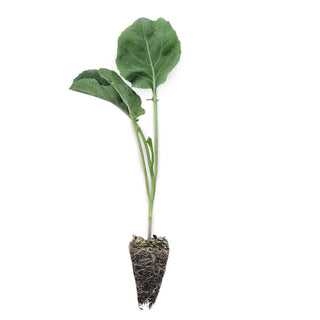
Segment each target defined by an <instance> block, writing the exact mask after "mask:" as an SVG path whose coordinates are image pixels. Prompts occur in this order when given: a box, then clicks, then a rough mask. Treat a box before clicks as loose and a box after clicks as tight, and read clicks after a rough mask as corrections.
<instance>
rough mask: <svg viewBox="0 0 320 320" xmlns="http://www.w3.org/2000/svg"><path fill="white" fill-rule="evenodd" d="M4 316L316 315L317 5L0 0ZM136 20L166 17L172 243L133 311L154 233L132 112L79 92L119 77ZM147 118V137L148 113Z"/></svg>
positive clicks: (162, 186) (158, 223) (164, 230)
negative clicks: (101, 78)
mask: <svg viewBox="0 0 320 320" xmlns="http://www.w3.org/2000/svg"><path fill="white" fill-rule="evenodd" d="M0 16H1V17H0V18H1V19H0V24H1V48H2V49H1V52H0V55H1V59H0V64H1V65H0V70H1V76H0V87H1V94H0V319H1V320H24V319H26V320H28V319H32V320H38V319H39V320H40V319H41V320H51V319H52V320H57V319H59V320H72V319H76V320H82V319H86V320H87V319H95V320H100V319H109V318H111V319H128V318H130V319H149V318H152V319H164V318H166V319H171V318H175V319H186V318H193V319H217V320H229V319H230V320H238V319H239V320H241V319H245V320H251V319H252V320H257V319H258V320H264V319H266V320H270V319H273V320H284V319H290V320H295V319H299V320H300V319H301V320H305V319H308V320H319V319H320V305H319V301H320V272H319V270H320V257H319V255H320V233H319V230H320V218H319V214H320V198H319V196H320V150H319V142H320V126H319V121H320V110H319V108H320V94H319V93H320V91H319V88H320V59H319V57H320V43H319V39H320V19H319V16H320V6H319V1H310V0H304V1H294V0H293V1H292V0H291V1H285V0H277V1H275V0H271V1H270V0H269V1H253V0H252V1H249V0H246V1H235V0H225V1H203V0H198V1H172V0H171V1H164V0H162V1H157V2H156V1H124V0H123V1H107V0H104V1H98V0H91V1H79V0H78V1H68V0H65V1H60V0H57V1H36V0H30V1H19V0H18V1H10V2H9V1H6V2H3V3H2V4H1V6H0ZM139 17H147V18H150V19H152V20H156V19H157V18H158V17H163V18H165V19H166V20H169V21H170V22H171V24H172V26H173V28H174V29H175V30H176V32H177V34H178V36H179V38H180V40H181V44H182V55H181V60H180V63H179V64H178V65H177V67H176V68H175V69H174V71H173V72H172V73H171V74H170V75H169V77H168V80H167V82H166V83H165V84H163V85H161V86H160V87H159V92H158V93H159V99H160V101H159V121H160V122H159V152H160V163H159V180H158V188H157V196H156V201H155V210H154V233H155V234H156V235H158V236H163V235H165V236H166V237H167V238H168V240H169V243H170V246H171V251H170V257H169V261H168V266H167V272H166V274H165V277H164V280H163V284H162V288H161V291H160V294H159V296H158V300H157V303H156V305H155V306H154V309H153V310H151V311H150V312H149V311H140V310H139V309H138V307H137V301H136V292H135V283H134V278H133V274H132V269H131V262H130V258H129V252H128V244H129V241H130V240H131V237H132V235H133V234H137V235H142V236H145V235H146V232H147V198H146V195H145V186H144V180H143V173H142V168H141V163H140V159H139V154H138V148H137V144H136V141H135V137H134V134H133V129H132V127H131V123H130V121H129V120H128V119H127V118H126V117H125V115H124V114H123V113H122V112H121V111H119V110H118V109H117V108H116V107H114V106H113V105H111V104H108V103H107V102H105V101H102V100H99V99H96V98H93V97H90V96H86V95H83V94H80V93H76V92H73V91H70V90H68V88H69V86H70V85H71V83H72V80H73V78H75V77H76V76H77V75H78V74H79V73H80V72H81V71H83V70H86V69H91V68H100V67H105V68H110V69H116V66H115V57H116V51H117V38H118V36H119V35H120V33H121V32H122V31H123V30H124V29H125V28H126V27H128V26H129V25H130V24H132V23H133V22H134V21H135V20H136V19H137V18H139ZM137 92H138V93H139V94H141V95H142V97H143V107H144V108H145V109H146V111H147V112H146V115H145V116H143V117H142V118H141V126H143V128H144V130H145V132H146V134H147V135H152V126H151V120H152V105H151V103H150V101H147V100H146V99H148V98H150V97H151V93H150V92H148V91H143V90H137Z"/></svg>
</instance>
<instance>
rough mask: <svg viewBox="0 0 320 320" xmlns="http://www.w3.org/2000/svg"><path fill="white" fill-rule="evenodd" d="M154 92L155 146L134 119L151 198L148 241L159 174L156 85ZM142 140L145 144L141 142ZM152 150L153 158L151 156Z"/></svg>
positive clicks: (148, 193)
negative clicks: (149, 141)
mask: <svg viewBox="0 0 320 320" xmlns="http://www.w3.org/2000/svg"><path fill="white" fill-rule="evenodd" d="M152 92H153V97H152V101H153V107H154V148H152V144H150V145H149V144H148V142H147V140H146V138H145V136H144V134H143V132H142V130H141V128H140V127H139V125H138V124H137V122H136V121H135V120H132V123H133V127H134V130H135V132H136V137H137V140H138V145H139V151H140V155H141V160H142V165H143V172H144V179H145V184H146V190H147V195H148V200H149V211H148V241H150V239H151V234H152V212H153V202H154V197H155V193H156V183H157V175H158V100H157V93H156V89H155V87H154V88H153V90H152ZM141 140H142V142H143V144H141ZM142 145H143V146H144V148H145V153H146V155H147V161H146V160H145V155H144V152H143V149H142ZM150 152H151V156H152V159H151V157H150ZM146 163H147V164H148V168H149V174H150V180H151V181H150V183H149V176H148V172H147V166H146Z"/></svg>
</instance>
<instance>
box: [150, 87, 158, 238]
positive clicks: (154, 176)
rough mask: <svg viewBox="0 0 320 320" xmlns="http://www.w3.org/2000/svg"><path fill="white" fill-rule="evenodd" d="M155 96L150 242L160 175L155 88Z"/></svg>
mask: <svg viewBox="0 0 320 320" xmlns="http://www.w3.org/2000/svg"><path fill="white" fill-rule="evenodd" d="M152 93H153V96H152V101H153V107H154V170H153V175H151V199H150V201H149V214H148V240H149V241H150V239H151V233H152V211H153V201H154V197H155V194H156V183H157V175H158V100H157V92H156V88H155V86H154V87H153V90H152Z"/></svg>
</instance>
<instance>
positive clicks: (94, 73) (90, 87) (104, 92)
mask: <svg viewBox="0 0 320 320" xmlns="http://www.w3.org/2000/svg"><path fill="white" fill-rule="evenodd" d="M128 88H129V89H130V90H132V89H131V88H130V87H129V86H128ZM70 89H71V90H74V91H78V92H82V93H85V94H88V95H91V96H94V97H97V98H100V99H103V100H106V101H108V102H111V103H113V104H114V105H116V106H117V107H118V108H119V109H120V110H122V111H123V112H124V113H125V114H126V115H127V116H128V117H130V118H133V119H135V118H137V117H139V116H140V115H142V114H144V109H142V108H141V107H140V106H141V100H140V98H139V96H138V95H136V94H135V93H134V94H132V96H133V97H134V99H133V98H132V101H131V100H129V101H124V100H123V99H122V98H121V95H120V94H119V93H118V91H117V89H116V88H114V87H113V86H112V85H111V83H110V82H109V81H107V80H106V79H104V78H103V77H102V76H101V75H100V74H99V71H98V70H86V71H84V72H82V73H80V74H79V75H78V76H77V77H76V78H75V79H74V80H73V83H72V85H71V87H70ZM134 95H135V96H134ZM139 101H140V105H139ZM128 104H133V106H134V107H133V109H134V110H135V112H130V110H129V106H128Z"/></svg>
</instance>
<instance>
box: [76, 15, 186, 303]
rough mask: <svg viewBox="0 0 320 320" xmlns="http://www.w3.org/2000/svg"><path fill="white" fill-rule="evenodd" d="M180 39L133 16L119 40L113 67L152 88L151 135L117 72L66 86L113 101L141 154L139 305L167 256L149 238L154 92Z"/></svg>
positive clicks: (135, 242)
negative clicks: (143, 226) (144, 207)
mask: <svg viewBox="0 0 320 320" xmlns="http://www.w3.org/2000/svg"><path fill="white" fill-rule="evenodd" d="M180 54H181V47H180V41H179V39H178V37H177V34H176V32H175V31H174V30H173V28H172V26H171V24H170V23H169V22H168V21H166V20H164V19H162V18H159V19H158V20H156V21H152V20H149V19H146V18H140V19H138V20H136V21H135V22H134V23H133V24H132V25H131V26H129V27H128V28H127V29H125V30H124V31H123V32H122V33H121V35H120V37H119V39H118V50H117V58H116V65H117V68H118V70H119V72H120V75H121V76H122V77H123V78H124V79H125V80H127V81H129V82H130V83H131V84H132V86H133V87H136V88H142V89H151V92H152V97H151V99H150V100H151V101H152V104H153V115H154V116H153V121H154V135H153V139H152V138H151V137H148V138H146V135H145V134H144V132H143V130H142V128H141V127H140V126H139V123H138V118H139V117H140V116H142V115H143V114H144V113H145V110H144V109H143V108H142V107H141V98H140V97H139V96H138V94H137V93H136V92H135V91H134V90H133V89H132V88H131V87H130V86H129V85H127V83H126V82H125V81H124V80H123V79H122V78H121V76H120V75H118V74H117V73H116V72H115V71H112V70H109V69H105V68H101V69H98V70H96V69H92V70H86V71H83V72H82V73H80V74H79V75H78V76H77V77H76V78H75V79H74V80H73V83H72V85H71V87H70V89H71V90H74V91H78V92H81V93H85V94H88V95H91V96H94V97H97V98H100V99H103V100H106V101H108V102H111V103H113V104H114V105H116V106H117V107H118V108H119V109H120V110H121V111H123V112H124V113H125V114H126V115H127V116H128V117H129V119H130V121H131V123H132V125H133V128H134V132H135V136H136V139H137V144H138V149H139V153H140V156H141V161H142V167H143V174H144V180H145V185H146V192H147V196H148V234H147V238H146V239H144V238H143V237H137V236H133V239H132V241H131V242H130V244H129V251H130V255H131V261H132V266H133V272H134V276H135V281H136V287H137V294H138V303H139V306H140V307H142V306H144V305H147V306H149V308H150V307H151V306H152V305H153V304H154V303H155V301H156V298H157V295H158V293H159V290H160V286H161V282H162V278H163V275H164V272H165V268H166V263H167V259H168V254H169V245H168V241H167V239H166V238H165V237H156V236H152V213H153V204H154V199H155V194H156V184H157V176H158V165H159V164H158V162H159V154H158V96H157V88H158V86H159V85H160V84H162V83H164V82H165V81H166V79H167V75H168V74H169V72H170V71H171V70H172V69H173V68H174V67H175V66H176V64H177V63H178V61H179V59H180Z"/></svg>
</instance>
